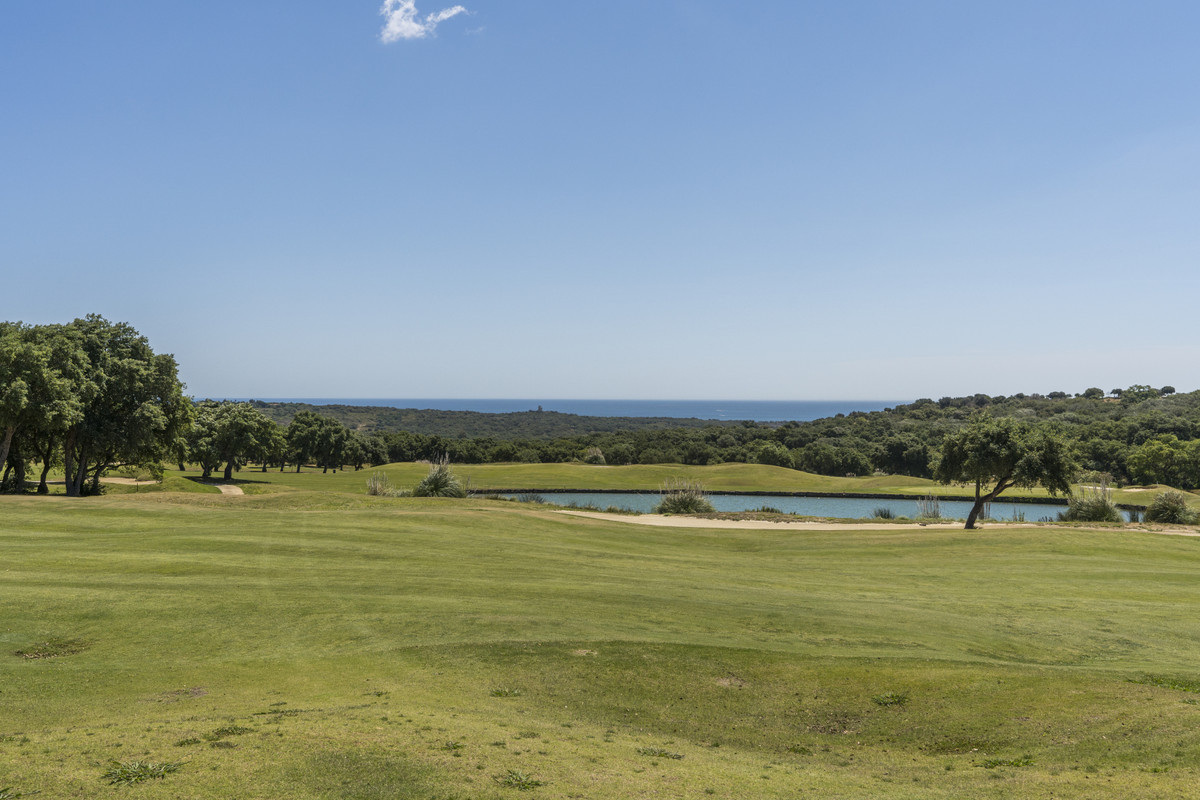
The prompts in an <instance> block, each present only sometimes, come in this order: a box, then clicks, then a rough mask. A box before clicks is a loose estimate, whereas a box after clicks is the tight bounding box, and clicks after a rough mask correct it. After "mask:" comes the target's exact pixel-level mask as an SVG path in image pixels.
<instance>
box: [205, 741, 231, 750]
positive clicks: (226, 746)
mask: <svg viewBox="0 0 1200 800" xmlns="http://www.w3.org/2000/svg"><path fill="white" fill-rule="evenodd" d="M208 746H209V747H213V748H216V749H218V750H232V749H233V748H235V747H237V745H236V744H234V743H233V742H231V741H228V740H227V739H218V740H217V741H215V742H209V745H208Z"/></svg>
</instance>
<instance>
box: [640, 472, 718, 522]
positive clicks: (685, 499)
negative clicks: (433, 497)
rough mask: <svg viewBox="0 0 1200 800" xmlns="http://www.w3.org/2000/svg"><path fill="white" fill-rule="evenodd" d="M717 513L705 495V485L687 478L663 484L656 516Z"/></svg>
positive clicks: (656, 507) (655, 510)
mask: <svg viewBox="0 0 1200 800" xmlns="http://www.w3.org/2000/svg"><path fill="white" fill-rule="evenodd" d="M714 511H716V509H715V508H713V504H712V503H711V502H709V499H708V496H707V495H706V494H705V491H704V485H703V484H701V483H700V482H699V481H693V480H688V479H687V478H673V479H671V480H669V481H667V482H666V483H664V484H663V487H662V493H661V495H660V496H659V501H658V505H656V506H655V507H654V513H655V514H711V513H712V512H714Z"/></svg>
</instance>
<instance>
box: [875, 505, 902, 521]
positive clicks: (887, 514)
mask: <svg viewBox="0 0 1200 800" xmlns="http://www.w3.org/2000/svg"><path fill="white" fill-rule="evenodd" d="M871 515H872V516H873V517H875V519H895V518H896V512H894V511H892V510H891V509H890V508H888V507H887V506H879V507H878V508H876V509H875V510H874V511H873V512H871Z"/></svg>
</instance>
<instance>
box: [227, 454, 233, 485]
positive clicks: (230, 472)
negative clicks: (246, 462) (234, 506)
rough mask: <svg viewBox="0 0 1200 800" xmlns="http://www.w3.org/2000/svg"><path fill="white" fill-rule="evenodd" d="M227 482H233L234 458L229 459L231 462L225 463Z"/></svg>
mask: <svg viewBox="0 0 1200 800" xmlns="http://www.w3.org/2000/svg"><path fill="white" fill-rule="evenodd" d="M225 480H227V481H231V480H233V459H232V458H231V459H229V461H227V462H225Z"/></svg>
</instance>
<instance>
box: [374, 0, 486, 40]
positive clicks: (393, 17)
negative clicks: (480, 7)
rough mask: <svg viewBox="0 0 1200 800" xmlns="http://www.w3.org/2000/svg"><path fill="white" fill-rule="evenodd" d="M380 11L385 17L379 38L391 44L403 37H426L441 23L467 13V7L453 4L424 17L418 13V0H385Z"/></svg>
mask: <svg viewBox="0 0 1200 800" xmlns="http://www.w3.org/2000/svg"><path fill="white" fill-rule="evenodd" d="M379 13H380V14H382V15H383V18H384V23H383V30H382V31H380V32H379V38H380V39H381V40H383V42H384V43H385V44H391V43H392V42H398V41H400V40H401V39H424V38H425V37H426V36H429V35H430V34H432V33H433V32H434V30H435V29H436V28H437V26H438V25H439V24H440V23H442V22H445V21H446V20H448V19H450V18H451V17H457V16H458V15H459V14H466V13H467V9H465V8H464V7H462V6H451V7H450V8H443V9H442V10H441V11H437V12H434V13H433V14H426V15H425V16H424V17H422V16H419V15H418V14H417V0H384V2H383V7H382V8H380V9H379Z"/></svg>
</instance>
